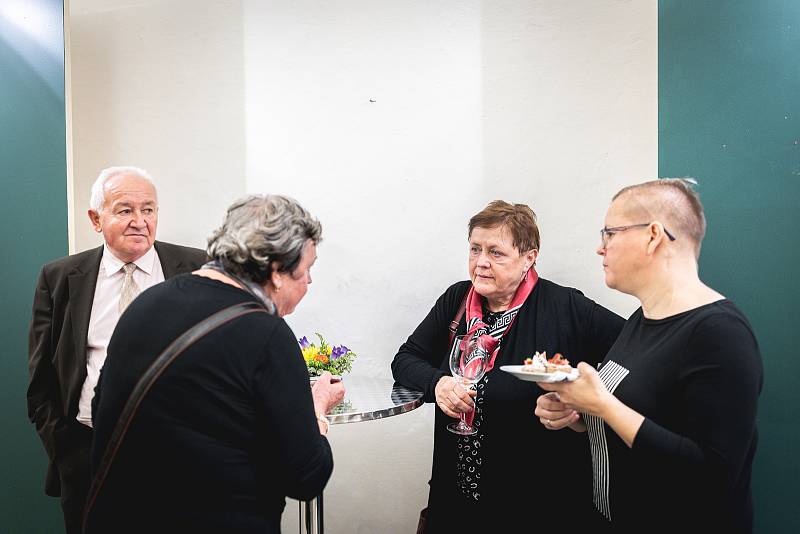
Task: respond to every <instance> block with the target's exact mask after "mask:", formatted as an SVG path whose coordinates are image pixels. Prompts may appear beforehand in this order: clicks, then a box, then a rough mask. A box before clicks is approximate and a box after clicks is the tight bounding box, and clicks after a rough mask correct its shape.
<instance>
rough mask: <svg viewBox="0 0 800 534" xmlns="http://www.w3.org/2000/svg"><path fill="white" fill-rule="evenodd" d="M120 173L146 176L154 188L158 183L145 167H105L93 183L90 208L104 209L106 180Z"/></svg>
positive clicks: (97, 210) (95, 209) (94, 209)
mask: <svg viewBox="0 0 800 534" xmlns="http://www.w3.org/2000/svg"><path fill="white" fill-rule="evenodd" d="M120 174H132V175H134V176H138V177H140V178H144V179H145V180H147V181H148V182H150V183H151V184H153V189H155V188H156V183H155V182H154V181H153V177H152V176H150V173H148V172H147V171H146V170H144V169H140V168H139V167H131V166H122V167H108V168H107V169H103V170H102V171H100V175H99V176H98V177H97V180H95V181H94V184H93V185H92V196H91V197H90V198H89V208H90V209H92V210H93V211H96V212H99V211H100V210H101V209H103V203H104V202H105V198H106V191H105V185H106V182H107V181H109V180H110V179H111V178H113V177H114V176H119V175H120Z"/></svg>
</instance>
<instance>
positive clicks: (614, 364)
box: [588, 300, 762, 533]
mask: <svg viewBox="0 0 800 534" xmlns="http://www.w3.org/2000/svg"><path fill="white" fill-rule="evenodd" d="M600 374H601V377H602V378H603V381H604V382H605V383H606V385H607V386H609V384H610V383H611V384H612V385H611V386H609V389H610V390H612V389H613V393H614V395H615V396H616V397H617V398H618V399H619V400H621V401H622V402H623V403H625V404H626V405H627V406H629V407H630V408H632V409H634V410H636V411H637V412H639V413H641V414H642V415H644V416H645V420H644V423H643V424H642V426H641V428H640V429H639V432H638V434H637V435H636V438H635V439H634V443H633V448H632V449H629V448H628V447H627V446H626V445H625V443H624V442H623V441H622V440H621V439H620V438H619V436H617V434H616V433H615V432H614V431H613V430H611V428H610V427H608V426H607V425H605V424H602V423H601V424H599V425H595V424H592V421H593V420H594V419H595V418H591V417H590V418H588V422H589V432H590V434H591V441H592V446H593V451H594V457H595V458H594V459H595V466H594V467H595V475H596V480H598V481H601V482H600V483H599V484H598V488H597V489H598V490H599V497H600V499H599V502H600V506H599V509H601V510H603V509H604V511H605V512H606V513H607V514H608V515H610V517H611V525H612V527H613V530H614V531H621V532H656V531H658V532H661V531H665V532H666V531H670V532H672V531H675V532H677V531H681V532H726V533H734V532H752V529H753V504H752V498H751V494H750V477H751V470H752V461H753V456H754V454H755V451H756V442H757V432H756V403H757V399H758V395H759V392H760V391H761V383H762V367H761V355H760V353H759V349H758V344H757V343H756V339H755V337H754V335H753V332H752V330H751V328H750V325H749V324H748V322H747V319H746V318H745V317H744V315H743V314H742V312H741V311H739V309H738V308H736V306H734V305H733V303H731V302H730V301H728V300H721V301H718V302H714V303H711V304H707V305H705V306H701V307H699V308H696V309H694V310H690V311H687V312H684V313H681V314H678V315H674V316H672V317H668V318H666V319H660V320H652V319H646V318H645V317H644V315H643V313H642V310H641V308H640V309H639V310H637V311H636V312H634V314H633V315H632V316H631V317H630V319H629V320H628V322H627V323H626V325H625V328H624V329H623V330H622V333H621V334H620V336H619V339H618V340H617V342H616V343H615V344H614V346H613V348H612V349H611V351H610V352H609V353H608V356H607V358H606V359H605V361H604V362H603V364H602V366H601V368H600ZM613 384H618V385H616V387H614V385H613ZM606 444H607V448H606ZM606 459H607V460H606ZM606 477H608V478H606ZM605 479H607V480H608V481H609V482H608V488H609V489H608V492H607V493H606V491H605V490H604V489H603V486H604V485H603V484H602V480H605ZM605 495H607V496H608V497H607V500H604V498H605Z"/></svg>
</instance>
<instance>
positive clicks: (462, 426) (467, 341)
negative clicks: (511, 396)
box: [447, 336, 489, 436]
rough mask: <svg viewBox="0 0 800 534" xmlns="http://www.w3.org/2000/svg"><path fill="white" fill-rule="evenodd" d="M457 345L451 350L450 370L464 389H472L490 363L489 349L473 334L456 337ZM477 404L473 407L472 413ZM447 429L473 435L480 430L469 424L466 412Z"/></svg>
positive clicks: (460, 433)
mask: <svg viewBox="0 0 800 534" xmlns="http://www.w3.org/2000/svg"><path fill="white" fill-rule="evenodd" d="M456 340H457V345H456V348H455V349H451V352H450V371H451V372H452V373H453V377H454V378H455V379H456V380H457V381H458V382H459V384H460V385H461V386H462V387H463V388H464V389H471V388H472V387H473V386H474V385H475V384H477V383H478V382H479V381H480V379H481V378H483V374H484V373H485V372H486V365H487V364H488V363H489V351H488V350H486V346H485V345H484V343H483V341H482V340H481V338H479V337H478V338H476V337H473V336H458V337H456ZM474 412H475V406H474V405H473V407H472V413H474ZM447 430H449V431H450V432H452V433H453V434H458V435H461V436H472V435H474V434H477V433H478V430H477V429H475V428H473V427H472V426H470V425H469V424H467V414H466V412H463V413H461V418H460V421H459V422H458V423H451V424H449V425H447Z"/></svg>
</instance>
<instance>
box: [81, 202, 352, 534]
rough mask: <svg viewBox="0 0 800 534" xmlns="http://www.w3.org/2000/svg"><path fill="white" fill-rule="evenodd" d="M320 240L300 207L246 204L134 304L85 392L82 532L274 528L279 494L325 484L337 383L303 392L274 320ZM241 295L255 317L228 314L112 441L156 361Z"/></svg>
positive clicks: (301, 493) (159, 382) (313, 490)
mask: <svg viewBox="0 0 800 534" xmlns="http://www.w3.org/2000/svg"><path fill="white" fill-rule="evenodd" d="M320 237H321V227H320V224H319V222H318V221H317V220H316V219H314V218H313V217H312V216H311V215H310V214H309V213H308V212H307V211H306V210H305V209H303V207H302V206H300V205H299V204H298V203H297V202H296V201H294V200H292V199H290V198H287V197H283V196H279V195H266V196H249V197H246V198H243V199H241V200H239V201H237V202H235V203H234V204H233V205H232V206H231V207H230V208H229V209H228V213H227V216H226V217H225V221H224V222H223V225H222V227H220V228H219V229H218V230H216V231H215V232H214V233H213V234H212V235H211V237H210V238H209V240H208V254H209V256H210V257H211V259H212V261H211V262H210V263H208V264H206V265H204V266H203V268H201V269H200V270H198V271H195V272H193V273H191V274H186V275H182V276H178V277H175V278H173V279H171V280H169V281H167V282H165V283H163V284H160V285H158V286H155V287H153V288H151V289H150V290H148V291H145V292H144V293H142V294H141V295H140V296H139V297H138V298H137V299H136V300H135V301H134V302H133V303H132V304H131V305H130V307H129V308H128V309H127V311H126V312H125V313H124V314H123V316H122V317H121V319H120V321H119V323H118V325H117V329H116V330H115V332H114V335H113V337H112V339H111V342H110V344H109V347H108V358H107V359H106V363H105V367H104V369H103V372H102V375H101V380H100V383H99V385H98V388H97V393H96V396H95V410H94V414H95V419H94V428H95V438H94V443H93V451H92V468H93V470H94V476H95V481H94V486H93V489H94V490H95V491H94V492H93V494H92V495H90V502H89V504H88V506H87V508H88V512H87V516H86V532H89V533H95V532H97V533H99V532H116V533H120V532H226V533H250V532H253V533H255V532H258V533H269V532H280V517H281V513H282V512H283V508H284V506H285V497H286V496H289V497H293V498H296V499H301V500H309V499H311V498H313V497H314V496H316V495H318V494H320V493H321V492H322V489H323V488H324V486H325V484H326V483H327V481H328V478H329V477H330V475H331V471H332V469H333V459H332V455H331V449H330V446H329V444H328V441H327V439H326V438H325V434H326V433H327V431H328V423H327V420H326V419H325V414H326V413H328V412H329V410H330V409H331V408H332V407H333V406H335V405H336V404H337V403H338V402H339V401H341V399H342V398H343V396H344V388H343V386H342V384H341V383H340V382H339V383H331V377H330V374H327V373H326V374H325V375H323V376H322V377H321V378H320V379H319V380H318V381H317V383H316V384H315V385H314V387H313V388H310V387H309V381H308V372H307V369H306V366H305V362H304V360H303V358H302V356H301V353H300V348H299V345H298V343H297V340H296V338H295V336H294V334H293V333H292V331H291V329H290V328H289V326H288V325H287V324H286V322H285V321H284V320H283V319H282V317H283V316H284V315H287V314H289V313H291V312H292V311H294V309H295V307H296V306H297V304H298V303H299V302H300V300H302V298H303V297H304V296H305V294H306V291H307V290H308V284H310V283H311V274H310V269H311V266H312V265H313V264H314V261H315V260H316V247H317V243H319V241H320ZM242 303H249V304H248V306H250V308H251V309H252V308H259V310H258V311H260V312H262V313H249V314H247V315H242V316H239V317H238V318H236V319H233V320H230V321H229V322H226V323H224V324H222V325H221V326H219V327H217V328H215V329H213V330H210V331H208V332H207V333H206V334H205V335H204V336H203V337H201V338H199V339H198V340H197V341H195V342H194V343H193V344H192V345H190V346H189V347H188V348H186V349H185V350H184V351H183V352H182V353H181V354H180V356H179V357H176V358H175V360H174V362H173V363H171V364H170V365H169V366H168V367H166V368H165V369H164V370H163V372H162V373H161V374H160V376H158V378H157V379H155V381H154V382H153V383H152V386H151V387H150V389H149V390H147V393H146V394H144V397H143V399H142V400H141V403H140V404H139V406H138V410H137V411H136V413H135V416H134V417H133V418H132V419H131V420H130V423H129V424H128V425H127V429H126V431H125V433H124V440H123V441H121V442H117V443H115V442H114V439H115V438H114V436H113V434H114V433H115V432H119V429H115V426H116V425H117V424H118V420H120V419H124V413H125V412H124V410H123V406H124V405H125V404H126V400H128V398H129V395H131V392H132V391H134V390H135V389H137V388H138V385H137V384H138V383H139V382H140V380H141V379H142V377H143V376H146V375H147V374H148V371H149V370H150V369H151V366H152V365H153V362H154V361H156V360H157V359H159V360H160V359H161V358H159V355H161V354H162V352H166V351H165V349H167V348H168V347H169V346H171V345H174V344H175V343H178V341H176V339H178V338H179V337H180V336H181V335H182V334H184V333H185V332H187V330H190V329H192V327H194V326H195V325H197V324H198V323H200V322H203V321H204V320H205V319H207V318H209V317H211V316H214V315H215V314H217V313H218V312H220V311H224V310H227V309H230V308H232V307H237V306H239V307H241V305H242ZM264 311H266V313H263V312H264ZM107 449H108V450H107ZM112 450H116V455H113V454H111V453H109V451H112ZM109 454H111V457H112V459H113V463H110V462H107V458H108V456H109Z"/></svg>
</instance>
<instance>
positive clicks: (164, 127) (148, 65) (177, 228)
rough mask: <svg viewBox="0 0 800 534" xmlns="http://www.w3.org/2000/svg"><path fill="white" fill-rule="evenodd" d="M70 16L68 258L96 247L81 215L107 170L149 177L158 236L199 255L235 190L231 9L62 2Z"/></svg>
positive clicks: (232, 4)
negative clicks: (125, 168)
mask: <svg viewBox="0 0 800 534" xmlns="http://www.w3.org/2000/svg"><path fill="white" fill-rule="evenodd" d="M200 4H202V6H200ZM69 9H70V19H69V22H70V25H71V27H70V29H71V33H70V36H71V43H70V45H71V46H70V59H71V66H72V126H73V131H72V134H73V154H72V156H73V169H72V170H73V173H74V191H73V194H74V203H73V206H71V209H70V215H71V216H72V217H73V220H74V221H75V224H74V227H75V235H74V236H71V239H70V243H71V248H72V251H73V252H75V251H81V250H85V249H87V248H91V247H93V246H96V245H98V244H100V243H102V238H101V236H99V235H97V234H95V233H94V232H93V231H92V229H91V226H90V224H89V219H88V217H87V216H86V210H87V209H88V204H89V190H90V188H91V185H92V183H93V182H94V180H95V178H96V177H97V175H98V174H99V172H100V170H101V169H103V168H105V167H108V166H110V165H136V166H139V167H143V168H145V169H147V170H148V171H149V172H150V173H151V174H152V175H153V176H154V177H155V179H156V182H157V186H158V193H159V205H160V209H159V228H158V238H159V239H161V240H163V241H170V242H176V243H181V244H186V245H192V246H197V247H200V248H205V244H206V243H205V238H206V236H207V235H208V234H209V233H210V231H211V230H212V229H213V228H215V227H216V226H219V224H220V222H221V221H222V215H223V213H224V210H225V208H226V207H227V206H228V205H229V204H230V203H231V202H232V201H233V200H234V199H236V198H237V197H239V196H241V195H242V194H244V190H245V180H244V167H245V143H244V70H243V66H242V65H243V59H242V7H241V2H240V1H239V0H214V1H210V0H207V1H203V2H195V1H193V0H70V5H69Z"/></svg>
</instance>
